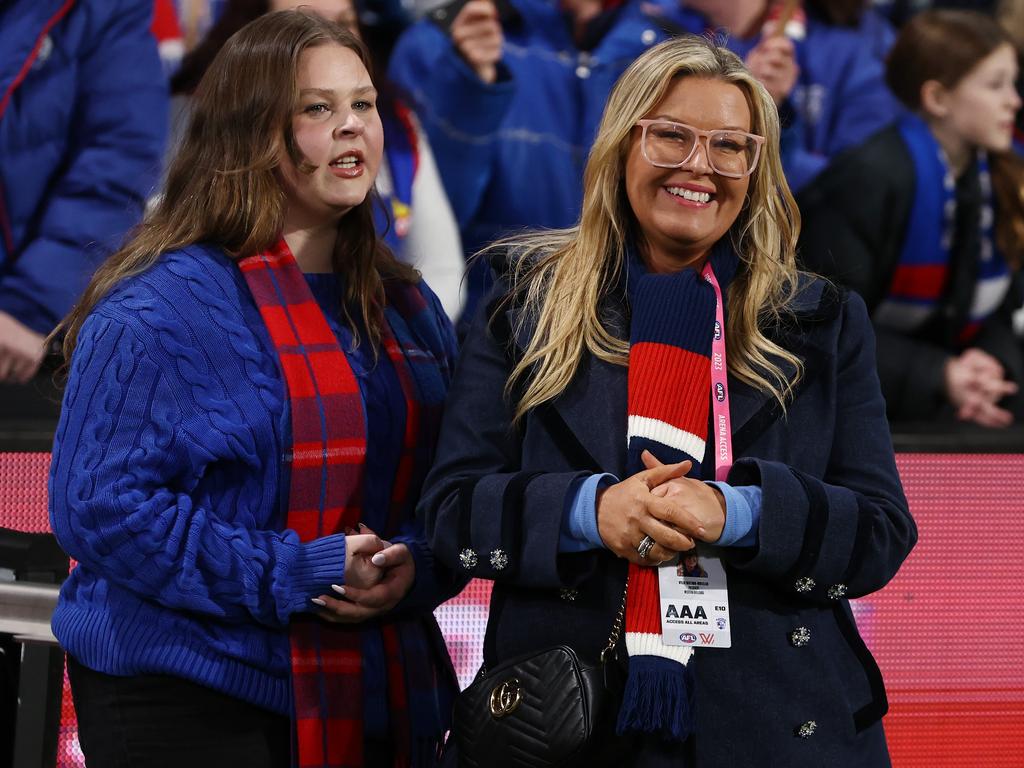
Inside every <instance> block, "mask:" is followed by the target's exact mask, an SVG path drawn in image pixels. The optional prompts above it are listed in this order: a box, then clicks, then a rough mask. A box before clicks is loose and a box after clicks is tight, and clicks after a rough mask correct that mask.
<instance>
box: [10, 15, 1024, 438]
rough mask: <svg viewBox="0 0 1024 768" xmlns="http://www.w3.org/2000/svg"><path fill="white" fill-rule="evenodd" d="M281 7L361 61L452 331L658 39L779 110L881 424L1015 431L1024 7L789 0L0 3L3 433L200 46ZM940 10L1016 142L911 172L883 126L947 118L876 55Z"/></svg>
mask: <svg viewBox="0 0 1024 768" xmlns="http://www.w3.org/2000/svg"><path fill="white" fill-rule="evenodd" d="M299 5H304V6H308V7H310V8H311V9H312V10H314V11H316V12H318V13H320V14H322V15H324V16H326V17H328V18H331V19H332V20H335V21H338V22H340V23H341V24H342V25H343V26H346V27H348V28H349V29H351V30H352V31H355V32H356V33H357V34H358V35H359V36H360V37H361V38H362V40H363V41H364V42H365V43H366V44H367V46H368V47H369V49H370V51H371V54H372V59H373V69H374V72H373V77H374V81H375V83H376V85H377V87H378V89H379V91H380V94H381V97H380V103H379V108H380V112H381V115H382V119H383V123H384V130H385V160H384V163H383V168H382V172H381V173H380V175H379V177H378V182H377V191H378V195H379V198H380V201H381V204H380V205H379V206H378V207H377V211H378V217H377V221H378V230H379V231H380V232H383V233H384V236H385V239H386V241H387V243H388V245H389V246H390V247H391V248H392V250H393V251H394V252H395V253H396V254H398V255H399V257H400V258H402V259H403V260H404V261H406V262H407V263H410V264H412V265H414V266H415V267H417V268H418V269H419V270H420V271H421V272H422V273H423V275H424V277H425V279H426V281H427V282H428V283H429V284H430V285H431V287H432V288H433V289H434V291H436V293H437V294H438V296H439V297H440V299H441V301H442V304H443V306H444V309H445V311H446V312H447V313H448V314H449V316H450V317H451V318H452V319H453V320H457V321H458V322H459V327H460V329H464V328H465V326H466V324H467V322H468V321H469V319H470V318H472V317H473V316H474V315H475V313H476V312H477V311H478V310H479V309H480V306H481V302H482V299H483V298H484V297H485V296H486V294H487V291H488V287H489V284H490V279H491V278H490V268H489V265H488V264H487V262H486V260H484V259H478V260H473V259H472V258H471V257H472V255H473V254H474V253H476V252H477V251H479V250H480V249H481V248H483V247H484V246H486V245H487V244H488V243H490V242H492V241H493V240H495V239H496V238H498V237H501V236H502V235H507V234H510V233H514V232H516V231H519V230H522V229H525V228H538V227H540V228H564V227H569V226H571V225H572V224H573V223H574V222H575V221H576V220H577V217H578V216H579V214H580V206H581V202H582V199H583V194H582V193H583V189H582V170H583V165H584V163H585V160H586V157H587V153H588V151H589V148H590V143H591V141H592V138H593V136H594V133H595V130H596V126H597V121H598V119H599V118H600V115H601V111H602V109H603V107H604V104H605V101H606V98H607V96H608V94H609V92H610V90H611V87H612V85H613V84H614V82H615V80H616V79H617V78H618V76H619V75H620V74H621V73H622V72H623V71H624V70H625V68H626V67H627V66H628V65H629V63H630V62H631V61H633V60H634V59H635V58H636V57H637V56H638V55H640V54H641V53H642V52H644V51H645V50H647V49H649V48H650V47H651V46H653V45H655V44H657V43H658V42H661V41H663V40H665V39H667V38H670V37H672V36H675V35H678V34H681V33H687V32H689V33H696V34H713V35H718V36H720V37H721V38H722V39H724V40H725V41H726V44H727V45H728V47H730V48H731V49H732V50H734V51H735V52H736V53H737V54H739V55H740V56H741V57H742V58H743V59H744V60H745V62H746V63H747V65H748V67H749V68H750V70H751V72H752V73H753V74H754V75H755V76H756V77H757V78H758V79H760V80H761V82H762V83H763V84H764V85H765V86H766V88H767V89H768V91H769V93H770V94H771V95H772V96H773V98H774V99H775V102H776V104H777V106H778V109H779V114H780V117H781V119H782V125H783V134H782V137H781V156H782V162H783V168H784V170H785V173H786V177H787V179H788V181H789V184H790V186H791V188H792V189H793V191H794V192H795V193H797V195H798V201H799V202H800V204H801V210H802V213H803V215H804V237H803V239H802V240H801V254H802V255H803V256H804V263H805V266H806V267H808V268H809V269H812V270H814V271H818V272H821V273H824V274H826V275H828V276H829V277H831V278H833V279H834V280H836V281H837V282H840V283H844V284H846V285H849V286H850V287H852V288H854V289H856V290H858V291H859V292H860V293H862V294H863V295H864V297H865V299H866V300H867V302H868V306H869V309H870V310H871V311H872V316H873V320H874V322H875V327H876V333H877V334H878V335H879V338H880V344H879V363H880V365H879V369H880V374H881V377H882V383H883V390H884V392H885V394H886V396H887V400H888V406H889V417H890V420H891V421H893V422H922V421H934V420H936V419H945V420H948V422H949V423H950V424H953V423H957V422H959V423H976V424H981V425H983V426H988V427H1003V426H1008V425H1010V424H1017V423H1019V419H1020V418H1021V412H1020V408H1021V406H1020V403H1019V399H1018V398H1017V397H1016V391H1017V387H1018V384H1019V382H1020V380H1021V378H1022V377H1024V354H1022V351H1021V348H1022V344H1024V312H1021V309H1020V307H1021V304H1022V302H1024V292H1022V287H1021V284H1020V273H1019V267H1020V259H1021V253H1020V250H1021V249H1020V246H1019V243H1020V242H1021V241H1022V240H1024V238H1021V237H1020V233H1021V228H1022V227H1024V221H1022V220H1021V219H1022V218H1024V204H1022V197H1024V191H1022V190H1024V171H1022V170H1021V168H1022V164H1021V161H1020V157H1021V154H1022V152H1024V127H1022V123H1021V110H1020V97H1019V95H1018V94H1019V92H1020V88H1021V81H1020V79H1019V69H1018V61H1019V58H1020V52H1021V50H1022V47H1021V46H1022V44H1024V2H1019V1H1017V2H1015V1H1014V0H1003V1H1002V2H997V1H995V0H992V1H990V2H980V1H979V2H970V1H968V0H963V1H961V2H924V1H922V0H902V1H900V0H884V1H879V0H876V2H874V3H867V2H862V1H861V0H806V1H805V2H803V3H802V4H797V8H796V10H795V12H793V11H792V9H791V8H789V7H787V6H789V5H791V4H788V3H785V2H779V3H774V2H771V1H770V0H729V1H726V0H645V1H644V2H640V0H561V1H560V2H556V0H468V1H467V0H455V2H445V1H444V0H440V2H439V1H438V0H404V1H403V0H293V1H292V2H289V1H288V0H174V1H172V0H156V1H155V2H154V0H120V1H119V2H106V1H103V2H101V1H100V0H75V1H74V2H69V1H67V0H7V1H6V2H0V418H18V417H25V416H27V415H31V414H32V413H33V409H34V408H40V409H41V411H46V410H47V408H51V407H54V406H53V404H52V395H50V394H49V393H48V392H47V391H46V382H48V381H49V379H50V377H51V375H52V367H51V365H50V364H48V362H47V351H48V348H47V345H46V339H47V336H48V334H49V333H50V332H51V331H52V330H53V328H54V327H55V326H56V325H57V323H58V322H59V320H60V319H61V318H62V317H64V316H65V315H66V314H67V313H68V311H69V310H70V309H71V308H72V306H73V304H74V302H75V301H76V299H77V297H78V294H79V292H80V291H81V290H82V288H83V286H84V285H85V284H86V282H87V280H88V278H89V276H90V275H91V273H92V272H93V270H94V269H95V267H96V266H97V265H98V264H99V263H100V261H102V259H103V258H104V257H105V256H106V255H107V254H109V253H110V252H111V251H112V250H113V249H114V248H115V247H116V246H117V245H118V244H119V243H120V242H121V240H122V239H123V237H124V236H125V234H126V232H128V231H129V230H130V229H131V227H132V226H133V225H134V224H135V223H136V222H137V221H138V220H139V219H140V218H141V217H142V215H143V212H144V210H145V207H146V203H147V200H149V201H150V202H151V201H152V200H153V199H154V198H155V197H156V196H159V195H160V193H161V192H160V186H161V178H162V176H163V171H164V169H163V167H162V166H163V163H164V159H165V158H166V157H167V153H168V147H169V146H170V147H173V146H174V145H175V143H176V142H177V141H179V140H180V136H181V134H182V132H183V131H184V130H186V126H187V124H188V117H189V112H190V110H189V98H190V94H191V92H192V91H193V90H194V89H195V87H196V85H197V83H198V82H199V80H200V78H201V77H202V75H203V72H204V71H205V70H206V68H207V66H208V65H209V64H210V62H211V61H212V59H213V58H214V56H215V55H216V53H217V52H218V50H219V49H220V48H221V46H222V45H223V44H224V42H225V41H226V40H227V39H228V38H229V37H230V36H231V35H232V34H233V33H234V32H235V31H237V30H238V29H240V28H241V27H242V26H244V25H245V24H246V23H248V22H249V21H251V20H253V19H255V18H256V17H258V16H260V15H261V14H263V13H266V12H268V11H271V10H278V9H281V8H286V7H295V6H299ZM937 7H956V8H960V9H967V10H972V11H979V12H982V13H984V14H986V15H987V16H990V17H994V18H997V19H998V20H999V21H1000V23H1001V24H1002V27H1003V29H1004V30H1005V33H1006V34H1007V35H1008V37H1007V40H1008V41H1012V43H1013V44H1014V45H1015V46H1016V52H1015V53H1014V52H1013V49H1012V48H1009V47H1008V48H1006V51H1007V53H1006V54H1005V55H1004V56H1003V58H1004V59H1005V61H1002V66H1001V67H1000V68H999V69H998V71H997V72H994V73H993V74H991V77H989V78H988V79H981V80H979V81H978V82H976V83H974V82H972V83H971V85H970V87H971V88H972V89H973V90H974V91H978V92H980V91H985V90H986V89H987V90H988V91H991V93H992V100H993V104H994V105H993V106H991V107H990V108H989V107H977V106H975V107H971V109H973V110H975V112H977V110H978V109H980V110H981V112H980V113H978V114H980V115H981V117H980V118H979V119H981V120H985V119H988V118H987V117H986V116H988V115H991V116H992V117H991V119H990V122H993V123H996V124H997V126H996V127H997V128H1000V130H1002V128H1003V127H1005V126H1003V124H1004V123H1013V122H1014V121H1016V125H1015V129H1014V133H1013V142H1014V145H1013V146H1012V147H1009V146H1007V147H1001V146H999V142H1000V139H999V137H998V136H997V137H996V138H995V139H992V140H991V141H989V140H987V139H984V140H979V141H974V142H973V143H970V145H969V147H968V150H969V151H968V152H967V154H966V155H965V156H964V157H963V158H959V159H957V158H948V157H946V158H945V159H944V160H943V162H944V163H945V166H942V165H941V164H940V165H937V166H936V167H931V166H929V167H928V168H923V167H922V162H923V161H920V160H918V159H917V158H918V155H916V154H915V151H916V150H915V149H914V147H916V146H919V145H915V144H914V143H913V139H912V138H907V139H906V141H905V142H904V143H906V144H907V146H909V147H910V149H906V148H905V147H904V146H903V145H902V144H898V142H899V140H900V139H899V135H900V131H901V126H902V130H903V134H902V135H904V136H911V135H912V134H913V131H914V130H915V128H920V127H921V126H922V125H925V124H927V125H928V126H929V127H930V129H931V130H932V131H933V132H934V131H935V130H936V129H935V125H936V120H939V122H940V123H941V119H945V117H944V116H945V113H942V115H940V116H939V117H936V115H938V113H935V112H934V110H933V109H932V107H933V106H934V105H931V104H921V103H918V102H917V101H916V100H915V99H916V96H913V95H912V96H908V95H907V92H906V91H907V89H910V90H913V88H914V87H916V86H918V85H919V83H917V84H915V83H914V82H911V83H910V84H909V85H907V84H906V82H905V81H907V79H908V78H910V76H909V75H907V73H908V72H909V71H910V70H913V69H914V68H915V67H916V68H918V69H920V68H922V67H924V68H925V69H927V66H926V65H927V64H928V62H925V63H924V64H922V60H923V59H925V58H927V55H930V54H927V49H928V46H927V45H926V44H924V43H922V44H921V45H919V46H918V47H917V48H915V47H914V45H910V44H906V45H903V47H902V49H899V50H897V51H895V52H893V44H894V41H895V40H896V38H897V33H898V31H899V29H900V28H901V26H903V25H905V24H906V23H907V22H908V20H910V19H912V18H914V17H915V16H916V15H917V14H919V13H920V12H922V11H924V10H927V9H929V8H937ZM941 34H948V35H951V38H956V37H957V35H956V33H955V30H954V31H948V30H947V31H946V32H943V33H941ZM941 34H940V32H935V35H938V36H939V37H937V38H936V39H937V40H939V41H940V43H941V44H942V45H946V43H945V42H942V38H941ZM918 42H919V43H920V41H918ZM932 42H933V43H935V41H934V40H933V41H932ZM953 42H956V41H955V39H953V40H952V42H950V43H949V45H950V46H951V49H955V48H956V46H955V45H953ZM922 46H923V47H922ZM922 51H924V52H922ZM897 54H898V55H899V58H896V57H897ZM965 56H966V58H965V59H964V61H965V62H966V64H969V65H971V66H973V65H974V64H976V63H977V62H975V61H973V60H972V59H971V58H970V56H969V55H966V54H965ZM951 58H952V59H955V58H956V57H955V56H952V57H951ZM986 61H987V59H986ZM887 66H888V71H887ZM950 66H952V65H950ZM965 66H966V65H965ZM947 69H949V66H947ZM973 72H974V70H973V69H972V70H970V71H959V72H956V71H952V70H950V71H948V72H946V73H945V74H941V73H940V74H928V72H927V71H926V72H925V75H926V77H925V79H928V78H936V79H937V80H940V81H941V80H942V77H946V78H947V79H949V82H944V85H945V87H946V88H947V89H948V90H949V91H950V92H955V91H956V89H957V88H958V87H959V86H960V84H961V80H962V79H963V78H965V77H969V76H971V74H972V73H973ZM912 79H913V78H910V80H912ZM901 83H903V85H902V86H901ZM901 87H903V89H904V90H903V92H901ZM965 87H966V86H965ZM935 109H939V107H935ZM985 109H990V111H989V112H985V111H984V110H985ZM929 110H932V111H929ZM915 115H916V117H917V122H916V123H914V122H913V120H912V119H908V116H911V118H912V117H913V116H915ZM940 118H941V119H940ZM954 123H955V121H953V122H950V123H949V126H951V127H950V130H954V131H955V130H959V129H960V128H959V125H958V124H954ZM944 124H945V123H943V125H944ZM1005 128H1006V129H1005V130H1003V134H1005V135H1007V136H1009V128H1008V127H1005ZM997 132H998V131H997ZM913 135H917V136H919V137H920V136H921V134H920V132H918V133H917V134H913ZM922 141H924V143H927V141H925V140H924V139H922ZM986 142H987V143H986ZM939 144H940V145H942V147H941V148H940V149H941V150H942V151H944V152H946V153H948V147H947V146H946V145H943V142H942V141H940V142H939ZM986 150H989V151H987V152H986ZM908 153H909V155H908ZM933 154H934V153H933ZM940 154H942V153H941V152H940ZM894 157H895V159H893V158H894ZM929 185H930V186H929ZM921 190H926V191H927V193H928V199H927V200H925V197H926V195H925V193H924V192H922V191H921ZM935 201H938V202H935ZM932 204H934V205H933V208H929V207H928V206H929V205H932ZM936 206H937V207H936ZM933 209H934V210H933ZM935 212H937V213H935ZM932 213H935V215H932ZM993 220H994V221H993ZM925 243H932V244H933V246H934V247H931V246H928V247H926V246H925V245H924V244H925ZM929 248H931V250H929ZM951 253H952V254H953V256H950V254H951ZM915 259H916V261H915ZM467 265H468V267H467ZM467 269H468V273H467V274H465V275H464V271H465V270H467ZM911 315H912V317H911ZM40 402H44V405H41V406H40V405H39V403H40Z"/></svg>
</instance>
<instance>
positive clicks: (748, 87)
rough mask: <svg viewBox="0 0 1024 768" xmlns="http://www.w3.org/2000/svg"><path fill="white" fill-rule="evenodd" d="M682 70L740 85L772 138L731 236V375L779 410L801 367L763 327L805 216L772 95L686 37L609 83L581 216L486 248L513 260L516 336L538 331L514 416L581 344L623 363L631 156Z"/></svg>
mask: <svg viewBox="0 0 1024 768" xmlns="http://www.w3.org/2000/svg"><path fill="white" fill-rule="evenodd" d="M682 77H699V78H714V79H718V80H723V81H725V82H728V83H733V84H735V85H736V86H738V87H739V88H740V90H742V91H743V94H744V96H745V97H746V99H747V103H748V105H749V107H750V112H751V131H752V132H753V133H756V134H759V135H762V136H764V137H765V139H766V141H765V144H764V147H763V150H762V153H761V159H760V161H759V165H758V167H757V169H756V170H755V171H754V172H753V174H752V175H751V182H750V188H749V191H748V196H747V201H746V203H745V204H744V206H743V210H742V211H741V212H740V214H739V216H738V218H737V220H736V221H735V222H734V223H733V225H732V227H731V228H730V230H729V233H728V236H729V237H730V238H731V240H732V243H733V246H734V248H735V250H736V253H737V255H738V256H739V259H740V262H741V263H740V267H739V269H738V270H737V273H736V277H735V278H734V279H733V281H732V283H731V284H730V286H729V290H728V296H727V299H726V300H727V303H728V308H729V323H728V327H727V329H726V342H727V344H728V349H729V355H728V360H729V372H730V373H731V374H733V375H734V376H735V377H736V378H737V379H739V380H740V381H743V382H746V383H748V384H750V385H752V386H754V387H756V388H758V389H761V390H763V391H767V392H770V393H771V394H772V395H773V396H774V397H775V398H776V399H777V400H778V401H779V402H780V404H781V405H782V406H783V407H785V405H786V397H787V395H788V394H789V393H790V391H791V390H792V388H793V385H794V384H795V383H796V381H798V380H799V378H800V376H801V374H802V371H803V366H802V363H801V361H800V359H799V358H798V357H797V356H796V355H794V354H792V353H790V352H789V351H787V350H786V349H784V348H782V347H780V346H779V345H778V344H775V343H774V342H773V341H772V340H771V339H769V338H768V337H767V336H765V334H764V332H763V329H765V328H766V327H767V326H768V325H770V324H772V323H777V322H778V321H779V319H780V316H781V315H782V314H783V313H784V312H785V311H786V307H787V305H788V303H789V302H790V301H791V299H792V297H793V295H794V293H795V291H796V290H797V284H798V281H797V269H796V256H795V254H796V241H797V236H798V234H799V231H800V214H799V212H798V210H797V207H796V203H795V202H794V200H793V196H792V194H791V193H790V191H789V187H788V185H787V184H786V180H785V176H784V175H783V172H782V162H781V160H780V157H779V118H778V113H777V110H776V107H775V103H774V102H773V101H772V98H771V96H770V95H769V94H768V92H767V91H766V90H765V88H764V87H763V86H762V85H761V84H760V83H759V82H758V81H757V80H756V79H755V78H754V77H753V76H752V75H751V74H750V72H748V71H747V69H746V68H745V67H744V66H743V63H742V62H741V61H740V59H739V58H738V57H737V56H736V55H735V54H733V53H732V52H730V51H728V50H727V49H725V48H722V47H720V46H718V45H716V44H715V43H714V42H712V41H710V40H707V39H704V38H700V37H694V36H683V37H678V38H675V39H672V40H669V41H666V42H664V43H661V44H660V45H657V46H655V47H654V48H651V49H650V50H648V51H647V52H645V53H644V54H643V55H642V56H640V58H638V59H637V60H636V61H634V62H633V64H632V65H631V66H630V67H629V68H628V69H627V70H626V72H625V73H624V74H623V75H622V77H621V78H620V79H619V81H618V83H616V85H615V88H614V89H613V90H612V93H611V96H610V97H609V99H608V104H607V105H606V107H605V110H604V116H603V117H602V119H601V125H600V128H599V129H598V133H597V138H596V139H595V141H594V145H593V148H592V149H591V151H590V157H589V159H588V161H587V167H586V170H585V172H584V187H583V188H584V193H583V210H582V213H581V215H580V219H579V223H578V224H577V225H576V226H575V227H572V228H570V229H565V230H554V231H547V232H539V233H535V234H530V235H525V236H519V237H512V238H508V239H506V240H503V241H501V242H499V243H497V244H495V245H494V246H491V248H492V249H499V248H500V249H503V250H507V251H508V253H510V254H511V255H512V258H513V265H512V268H511V270H510V280H511V283H512V286H511V291H510V293H509V300H513V298H514V300H515V301H517V302H521V303H522V306H523V311H522V312H521V313H520V315H519V319H518V321H517V323H518V327H517V329H516V331H517V335H519V334H521V333H522V332H523V331H524V329H525V328H526V327H527V326H529V327H530V330H531V331H532V333H531V335H530V340H529V343H528V344H527V345H526V349H525V352H524V354H523V356H522V358H521V359H520V360H519V362H518V363H517V364H516V365H515V367H514V368H513V370H512V374H511V376H510V377H509V382H508V389H507V393H508V394H509V395H510V396H511V395H512V393H513V392H516V391H517V389H519V388H521V389H522V396H521V397H520V398H519V400H518V402H517V403H516V404H515V418H516V419H517V420H518V419H520V418H522V416H523V415H524V414H525V413H526V412H527V411H529V410H530V409H532V408H535V407H537V406H538V405H540V404H541V403H544V402H547V401H549V400H551V399H553V398H555V397H557V396H558V395H559V394H560V393H561V392H562V391H564V390H565V388H566V387H567V386H568V385H569V383H570V381H571V380H572V378H573V376H574V375H575V373H576V369H577V367H578V365H579V363H580V360H581V358H582V355H583V351H584V350H587V351H589V352H590V353H591V354H593V355H595V356H596V357H598V358H600V359H602V360H605V361H607V362H610V363H613V364H616V365H627V364H628V359H629V354H628V353H629V345H628V343H627V342H626V341H625V340H623V339H620V338H617V337H616V336H614V335H612V334H611V333H609V331H608V330H607V329H606V328H605V327H604V325H603V324H602V322H601V318H600V309H599V308H600V306H601V303H602V299H603V298H605V297H606V296H607V295H608V294H609V292H610V291H611V290H612V289H613V288H614V287H615V286H616V285H618V284H619V280H620V276H621V275H622V274H623V260H624V257H625V252H626V243H627V240H628V239H629V237H630V233H631V232H632V231H634V229H635V227H636V218H635V216H634V215H633V212H632V210H631V208H630V206H629V201H628V199H627V198H626V192H625V177H624V168H625V163H626V157H627V154H628V152H629V147H630V140H631V136H632V132H633V127H634V125H635V124H636V121H637V120H639V119H641V118H643V117H644V116H645V115H647V114H648V113H649V112H650V111H651V110H653V109H654V108H655V107H656V106H657V105H658V104H659V103H660V102H661V100H662V99H663V98H664V96H665V94H666V92H667V91H668V89H669V87H670V86H671V85H672V83H674V82H675V81H677V80H678V79H679V78H682ZM488 250H490V249H488ZM485 253H486V252H485ZM779 359H781V360H784V361H786V362H788V363H789V364H791V365H792V366H793V367H794V368H795V369H796V376H795V377H793V378H792V379H791V378H788V377H787V376H786V374H785V373H784V371H783V368H782V366H781V365H780V364H779V363H778V362H777V361H778V360H779Z"/></svg>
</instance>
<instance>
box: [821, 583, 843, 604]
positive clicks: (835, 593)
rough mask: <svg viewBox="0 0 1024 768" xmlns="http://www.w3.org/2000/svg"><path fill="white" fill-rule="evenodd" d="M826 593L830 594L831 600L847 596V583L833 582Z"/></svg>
mask: <svg viewBox="0 0 1024 768" xmlns="http://www.w3.org/2000/svg"><path fill="white" fill-rule="evenodd" d="M825 594H827V595H828V599H829V600H839V599H840V598H843V597H846V585H845V584H833V585H832V586H831V587H829V588H828V591H827V592H826V593H825Z"/></svg>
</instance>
